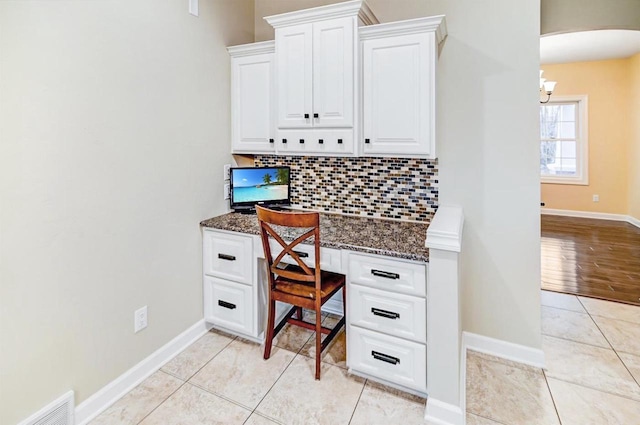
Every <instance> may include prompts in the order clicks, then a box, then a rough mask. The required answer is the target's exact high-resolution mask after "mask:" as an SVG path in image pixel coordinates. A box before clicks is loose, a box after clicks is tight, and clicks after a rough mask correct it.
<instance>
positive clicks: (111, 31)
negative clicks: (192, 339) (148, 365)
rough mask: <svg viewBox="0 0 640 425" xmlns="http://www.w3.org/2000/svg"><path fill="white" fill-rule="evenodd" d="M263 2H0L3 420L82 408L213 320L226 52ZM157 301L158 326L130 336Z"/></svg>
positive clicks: (245, 38) (226, 132) (152, 317)
mask: <svg viewBox="0 0 640 425" xmlns="http://www.w3.org/2000/svg"><path fill="white" fill-rule="evenodd" d="M253 9H254V5H253V1H251V0H242V1H240V0H216V1H201V2H200V17H199V18H195V17H193V16H190V15H189V14H188V11H187V1H185V0H170V1H166V0H165V1H154V0H138V1H127V0H109V1H104V0H96V1H83V0H59V1H44V0H43V1H1V2H0V141H1V143H0V337H1V341H0V423H2V424H7V425H10V424H14V423H16V422H18V421H20V420H21V419H23V418H25V417H26V416H28V415H29V414H31V413H32V412H34V411H36V410H37V409H39V408H40V407H42V406H43V405H45V404H46V403H48V402H50V401H51V400H53V399H54V398H56V397H58V396H59V395H61V394H62V393H63V392H65V391H67V390H69V389H74V390H75V391H76V402H81V401H83V400H84V399H86V398H87V397H88V396H90V395H91V394H92V393H94V392H95V391H96V390H98V389H100V388H101V387H102V386H104V385H105V384H107V383H108V382H110V381H111V380H113V379H114V378H116V377H117V376H119V375H120V374H122V373H123V372H124V371H126V370H127V369H129V368H130V367H132V366H133V365H135V364H136V363H138V362H139V361H140V360H142V359H143V358H145V357H146V356H148V355H149V354H151V353H152V352H153V351H155V350H156V349H157V348H159V347H161V346H162V345H164V344H165V343H167V342H168V341H170V340H171V339H172V338H173V337H175V336H176V335H178V334H179V333H181V332H182V331H184V330H185V329H187V328H188V327H189V326H191V325H192V324H194V323H195V322H197V321H198V320H200V319H201V318H202V305H201V304H202V290H201V285H202V283H201V255H202V254H201V235H200V229H199V226H198V223H199V222H200V220H202V219H205V218H208V217H211V216H214V215H216V214H219V213H221V212H223V211H224V210H225V204H224V203H223V201H222V187H221V184H222V182H221V167H222V164H224V163H227V162H229V161H230V160H231V156H230V154H229V150H230V141H229V137H230V124H229V122H230V118H229V60H228V55H227V52H226V49H225V46H227V45H232V44H241V43H246V42H251V41H253V37H254V36H253V22H254V17H253ZM143 305H148V309H149V327H148V328H147V329H145V330H143V331H142V332H140V333H138V334H134V333H133V312H134V310H135V309H137V308H138V307H141V306H143Z"/></svg>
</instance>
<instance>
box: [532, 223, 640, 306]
mask: <svg viewBox="0 0 640 425" xmlns="http://www.w3.org/2000/svg"><path fill="white" fill-rule="evenodd" d="M541 220H542V289H546V290H549V291H556V292H564V293H568V294H576V295H584V296H587V297H594V298H602V299H606V300H612V301H619V302H624V303H627V304H635V305H640V229H639V228H637V227H635V226H633V225H631V224H629V223H624V222H620V221H609V220H594V219H587V218H574V217H559V216H552V215H542V218H541Z"/></svg>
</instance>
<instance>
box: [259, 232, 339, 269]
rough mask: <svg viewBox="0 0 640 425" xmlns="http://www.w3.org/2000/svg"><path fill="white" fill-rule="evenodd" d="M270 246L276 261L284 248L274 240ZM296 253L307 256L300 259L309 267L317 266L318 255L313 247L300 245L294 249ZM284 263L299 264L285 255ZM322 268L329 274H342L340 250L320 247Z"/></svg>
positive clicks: (270, 242) (271, 240) (270, 241)
mask: <svg viewBox="0 0 640 425" xmlns="http://www.w3.org/2000/svg"><path fill="white" fill-rule="evenodd" d="M269 245H270V246H271V255H272V256H273V258H274V259H275V258H276V257H277V256H278V255H279V254H280V253H281V252H282V246H281V245H280V244H279V243H278V242H276V241H275V240H273V239H270V240H269ZM294 251H296V252H300V253H303V255H306V257H300V259H301V260H302V261H304V262H305V264H306V265H308V266H309V267H315V266H316V253H315V247H314V246H313V245H307V244H299V245H297V246H296V247H295V248H294ZM282 262H283V263H286V264H298V263H297V262H296V260H294V259H293V258H291V256H289V255H285V256H284V258H283V259H282ZM320 268H321V269H322V270H326V271H329V272H336V273H341V272H342V267H341V256H340V250H338V249H332V248H324V247H320Z"/></svg>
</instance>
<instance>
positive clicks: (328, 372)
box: [256, 355, 365, 425]
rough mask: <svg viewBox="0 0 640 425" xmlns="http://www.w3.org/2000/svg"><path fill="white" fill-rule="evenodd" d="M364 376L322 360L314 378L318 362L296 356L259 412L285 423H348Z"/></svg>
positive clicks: (335, 424) (302, 424)
mask: <svg viewBox="0 0 640 425" xmlns="http://www.w3.org/2000/svg"><path fill="white" fill-rule="evenodd" d="M364 382H365V381H364V379H361V378H358V377H356V376H351V375H349V374H348V373H347V371H346V370H344V369H341V368H339V367H336V366H333V365H329V364H326V363H324V364H322V370H321V379H320V380H319V381H316V380H315V362H314V361H313V360H312V359H309V358H307V357H304V356H300V355H299V356H296V358H295V359H294V360H293V362H291V365H290V366H289V367H288V368H287V370H286V371H285V372H284V373H283V374H282V377H281V378H280V379H279V380H278V382H277V383H276V385H274V387H273V388H272V389H271V391H269V393H268V394H267V396H266V397H265V398H264V400H262V402H261V403H260V405H258V408H257V409H256V412H258V413H260V414H262V415H265V416H267V417H269V418H273V419H275V420H277V421H279V422H282V423H285V424H292V425H296V424H300V425H311V424H331V425H341V424H344V425H346V424H348V423H349V419H350V418H351V415H352V414H353V411H354V409H355V407H356V403H357V402H358V398H359V397H360V393H361V392H362V388H363V387H364Z"/></svg>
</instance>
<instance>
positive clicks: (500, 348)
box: [462, 332, 545, 368]
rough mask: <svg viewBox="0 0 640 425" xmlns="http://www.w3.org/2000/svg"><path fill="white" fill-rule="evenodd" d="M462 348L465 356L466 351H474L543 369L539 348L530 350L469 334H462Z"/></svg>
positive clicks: (521, 346)
mask: <svg viewBox="0 0 640 425" xmlns="http://www.w3.org/2000/svg"><path fill="white" fill-rule="evenodd" d="M462 347H463V353H465V356H466V352H467V350H474V351H479V352H480V353H485V354H490V355H492V356H495V357H500V358H502V359H506V360H511V361H514V362H518V363H523V364H526V365H529V366H534V367H539V368H544V365H545V362H544V351H542V350H541V349H539V348H531V347H528V346H526V345H520V344H514V343H513V342H508V341H503V340H501V339H495V338H490V337H488V336H484V335H478V334H474V333H471V332H462Z"/></svg>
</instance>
